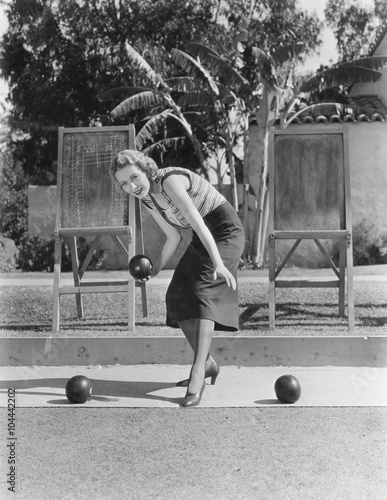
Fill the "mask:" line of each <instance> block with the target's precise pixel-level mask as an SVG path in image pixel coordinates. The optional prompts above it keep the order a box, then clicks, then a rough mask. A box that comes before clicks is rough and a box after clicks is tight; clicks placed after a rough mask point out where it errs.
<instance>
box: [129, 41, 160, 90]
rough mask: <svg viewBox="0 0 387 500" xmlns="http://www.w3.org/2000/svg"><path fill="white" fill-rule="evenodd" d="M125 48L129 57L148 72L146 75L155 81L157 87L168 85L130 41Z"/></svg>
mask: <svg viewBox="0 0 387 500" xmlns="http://www.w3.org/2000/svg"><path fill="white" fill-rule="evenodd" d="M125 48H126V52H127V54H128V57H129V59H130V60H131V61H132V62H134V63H135V64H136V65H137V66H138V68H139V69H141V70H143V71H145V72H146V75H147V77H148V78H149V80H150V81H151V82H153V83H154V84H155V85H156V86H157V87H159V86H160V87H162V88H166V87H168V86H167V84H166V83H165V82H164V80H163V79H162V77H161V76H160V75H159V74H158V73H156V71H155V70H154V69H153V68H152V67H151V66H150V65H149V64H148V63H147V62H146V60H145V59H144V58H143V57H142V56H141V55H140V54H139V53H138V52H137V50H136V49H134V48H133V47H132V46H131V45H130V44H129V43H126V44H125Z"/></svg>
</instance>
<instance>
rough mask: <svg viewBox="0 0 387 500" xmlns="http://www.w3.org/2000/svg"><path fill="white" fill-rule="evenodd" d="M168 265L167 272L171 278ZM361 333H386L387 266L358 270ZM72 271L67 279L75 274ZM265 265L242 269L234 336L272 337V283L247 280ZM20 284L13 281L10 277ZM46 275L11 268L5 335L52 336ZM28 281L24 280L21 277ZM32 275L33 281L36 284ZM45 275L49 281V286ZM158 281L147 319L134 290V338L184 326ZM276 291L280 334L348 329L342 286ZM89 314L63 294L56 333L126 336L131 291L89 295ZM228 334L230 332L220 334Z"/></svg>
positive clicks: (0, 320) (0, 323)
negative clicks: (175, 322)
mask: <svg viewBox="0 0 387 500" xmlns="http://www.w3.org/2000/svg"><path fill="white" fill-rule="evenodd" d="M330 272H331V271H330V270H325V269H324V270H318V271H317V270H313V271H312V270H308V271H305V270H300V269H293V268H291V269H286V270H285V272H284V274H285V275H286V274H287V275H299V276H300V275H303V274H309V275H310V274H329V273H330ZM90 274H93V276H92V278H93V279H94V278H100V276H101V275H104V276H105V277H106V275H107V274H109V279H111V278H117V277H122V276H123V272H119V271H113V272H109V273H106V272H97V273H90ZM171 274H172V272H171V271H165V272H164V274H163V277H164V278H169V277H170V276H171ZM354 274H355V277H359V278H360V279H355V281H354V295H355V333H354V334H355V335H360V336H371V335H374V336H380V335H387V281H386V280H380V276H382V275H383V276H385V275H386V274H387V266H366V267H361V268H360V267H359V268H355V270H354ZM69 276H70V274H68V276H67V277H69ZM266 276H267V270H263V271H255V270H254V271H252V270H246V271H241V272H240V273H239V277H240V278H241V280H240V283H239V311H240V330H239V332H236V333H234V334H233V335H241V336H265V335H266V336H269V335H272V332H271V331H270V330H269V308H268V300H269V297H268V285H267V282H265V283H257V282H255V283H254V282H253V281H249V279H253V278H256V277H266ZM10 278H12V280H15V282H16V281H17V282H18V283H17V285H18V286H13V285H12V284H11V285H10V284H9V279H10ZM47 278H49V279H52V275H50V274H47V273H8V274H2V275H1V276H0V282H1V281H2V280H6V281H7V284H6V285H3V286H2V287H1V288H0V303H1V311H0V336H2V337H24V336H28V337H30V336H32V337H47V336H51V335H52V332H51V318H52V285H51V286H49V285H48V284H47ZM26 280H27V281H28V282H29V284H28V285H26V286H24V285H23V281H26ZM31 280H33V281H32V283H33V284H32V285H31ZM43 280H46V283H45V284H43ZM165 281H166V280H164V282H163V283H161V284H159V283H157V280H155V281H154V282H153V283H152V284H149V285H148V287H147V290H148V306H149V316H148V317H147V318H143V317H142V311H141V298H140V290H139V289H136V296H137V299H138V300H136V331H135V333H134V335H136V336H175V335H181V332H180V330H178V329H173V328H169V327H166V326H165V305H164V297H165V292H166V289H167V283H166V282H165ZM276 297H277V319H276V327H277V328H276V331H275V335H284V336H290V335H292V336H315V335H320V336H324V335H337V336H344V335H349V332H348V329H347V320H346V318H339V317H338V316H337V310H338V291H337V290H336V289H324V288H318V289H316V288H314V289H280V290H278V291H277V293H276ZM84 312H85V317H84V319H81V320H79V319H78V318H77V317H76V308H75V299H74V296H73V295H65V296H62V298H61V331H60V333H59V334H58V336H74V337H94V336H101V337H105V336H119V337H122V336H125V335H127V326H126V321H127V320H126V294H124V293H106V294H104V293H103V294H88V295H85V296H84ZM217 334H218V335H224V334H225V333H224V332H218V333H217Z"/></svg>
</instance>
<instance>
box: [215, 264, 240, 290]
mask: <svg viewBox="0 0 387 500" xmlns="http://www.w3.org/2000/svg"><path fill="white" fill-rule="evenodd" d="M218 275H219V276H222V277H223V278H224V279H225V280H226V283H227V285H228V286H230V287H231V288H232V289H233V290H236V280H235V278H234V276H233V275H232V274H231V273H230V271H229V270H228V269H227V267H226V266H225V265H224V264H223V263H222V264H218V265H217V266H216V268H215V269H214V280H216V279H217V277H218Z"/></svg>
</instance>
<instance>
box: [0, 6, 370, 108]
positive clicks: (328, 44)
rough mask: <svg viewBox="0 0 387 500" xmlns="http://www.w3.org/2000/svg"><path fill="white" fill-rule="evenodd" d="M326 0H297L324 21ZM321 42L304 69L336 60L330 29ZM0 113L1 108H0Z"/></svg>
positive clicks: (1, 88)
mask: <svg viewBox="0 0 387 500" xmlns="http://www.w3.org/2000/svg"><path fill="white" fill-rule="evenodd" d="M326 1H327V0H298V3H299V5H300V7H301V8H302V9H304V10H306V11H308V13H309V14H312V13H315V14H316V15H317V16H318V17H319V18H320V19H321V20H322V21H324V8H325V4H326ZM361 3H362V4H363V5H364V6H367V5H373V0H361ZM6 29H7V18H6V16H5V14H4V7H3V6H2V5H0V37H1V36H2V35H3V34H4V32H5V31H6ZM322 38H323V44H322V46H321V47H320V50H319V53H318V54H317V53H316V54H315V55H313V56H311V57H308V59H307V60H306V62H305V65H304V68H305V70H308V71H310V70H316V69H317V68H318V67H319V66H320V64H324V65H329V64H332V63H335V62H336V61H337V51H336V40H335V38H334V35H333V33H332V31H331V30H330V29H329V28H327V27H325V28H324V30H323V33H322ZM6 94H7V84H6V82H5V81H4V80H3V79H1V78H0V103H4V99H5V96H6ZM0 113H1V110H0Z"/></svg>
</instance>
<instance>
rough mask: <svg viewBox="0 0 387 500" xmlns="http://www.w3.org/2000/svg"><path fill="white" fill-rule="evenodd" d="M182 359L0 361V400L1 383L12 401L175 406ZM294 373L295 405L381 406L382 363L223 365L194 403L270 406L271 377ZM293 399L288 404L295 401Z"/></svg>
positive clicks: (385, 387)
mask: <svg viewBox="0 0 387 500" xmlns="http://www.w3.org/2000/svg"><path fill="white" fill-rule="evenodd" d="M189 368H190V367H189V366H185V365H143V364H140V365H129V366H122V365H115V366H35V367H1V368H0V373H1V379H2V381H1V382H0V406H2V407H6V406H7V389H9V388H15V389H16V407H17V408H23V407H30V408H31V407H50V408H53V407H61V408H64V407H68V408H71V407H74V406H84V407H86V406H87V407H92V408H93V407H99V408H120V407H121V408H122V407H128V408H179V407H180V403H181V401H182V398H183V397H184V395H185V391H186V389H185V388H180V387H176V386H175V383H176V381H178V380H181V379H184V378H186V376H187V375H188V373H189ZM288 373H290V374H292V375H294V376H295V377H296V378H297V379H298V380H299V382H300V385H301V391H302V393H301V398H300V399H299V400H298V401H297V402H296V403H295V405H297V406H301V407H364V406H365V407H378V406H379V407H385V406H387V368H386V367H377V368H371V367H352V366H349V367H348V366H347V367H343V366H322V367H313V366H309V367H299V366H298V367H279V366H276V367H238V366H223V367H221V372H220V375H219V377H218V379H217V381H216V384H215V385H214V386H211V385H210V382H209V379H207V387H206V390H205V391H204V394H203V398H202V402H201V404H200V408H235V407H241V408H242V407H258V406H259V407H275V408H281V407H284V406H288V405H284V404H281V403H279V401H278V400H277V398H276V395H275V392H274V383H275V381H276V380H277V378H278V377H279V376H281V375H285V374H288ZM74 375H85V376H87V377H88V378H89V379H90V380H91V381H92V387H93V393H92V397H91V399H90V400H89V401H88V402H87V403H85V404H84V405H73V404H71V403H69V401H68V400H67V399H66V397H65V386H66V382H67V380H68V379H69V378H70V377H72V376H74ZM295 405H293V406H295Z"/></svg>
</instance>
